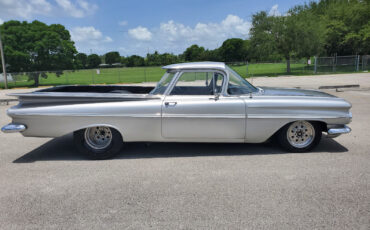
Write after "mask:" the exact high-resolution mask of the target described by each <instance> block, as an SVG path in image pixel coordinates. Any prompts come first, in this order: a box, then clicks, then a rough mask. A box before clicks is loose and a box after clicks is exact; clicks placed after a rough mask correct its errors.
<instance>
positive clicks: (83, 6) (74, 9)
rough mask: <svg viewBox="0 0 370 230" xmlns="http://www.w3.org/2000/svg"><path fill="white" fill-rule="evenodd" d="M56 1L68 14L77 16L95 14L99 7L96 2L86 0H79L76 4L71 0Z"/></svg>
mask: <svg viewBox="0 0 370 230" xmlns="http://www.w3.org/2000/svg"><path fill="white" fill-rule="evenodd" d="M55 1H56V2H57V4H58V5H59V6H60V7H61V8H62V9H63V10H64V11H65V12H66V13H67V14H69V15H70V16H72V17H75V18H83V17H85V16H86V15H91V14H94V13H95V11H96V10H97V9H98V6H97V5H96V4H90V3H88V2H87V1H85V0H77V2H76V3H75V4H73V3H72V2H71V1H70V0H55Z"/></svg>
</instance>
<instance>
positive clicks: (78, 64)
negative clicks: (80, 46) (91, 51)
mask: <svg viewBox="0 0 370 230" xmlns="http://www.w3.org/2000/svg"><path fill="white" fill-rule="evenodd" d="M86 67H87V55H86V54H84V53H78V54H77V55H76V57H75V68H77V69H85V68H86Z"/></svg>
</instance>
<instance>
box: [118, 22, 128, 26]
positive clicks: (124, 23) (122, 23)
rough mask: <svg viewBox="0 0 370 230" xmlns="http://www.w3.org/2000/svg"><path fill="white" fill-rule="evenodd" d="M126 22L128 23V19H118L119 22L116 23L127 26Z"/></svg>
mask: <svg viewBox="0 0 370 230" xmlns="http://www.w3.org/2000/svg"><path fill="white" fill-rule="evenodd" d="M127 24H128V21H120V22H118V25H120V26H127Z"/></svg>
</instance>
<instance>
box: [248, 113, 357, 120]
mask: <svg viewBox="0 0 370 230" xmlns="http://www.w3.org/2000/svg"><path fill="white" fill-rule="evenodd" d="M248 118H253V119H266V118H275V119H279V118H292V119H298V118H305V119H324V118H335V119H340V118H350V117H342V116H325V115H317V116H313V115H296V114H248Z"/></svg>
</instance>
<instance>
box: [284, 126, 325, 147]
mask: <svg viewBox="0 0 370 230" xmlns="http://www.w3.org/2000/svg"><path fill="white" fill-rule="evenodd" d="M321 135H322V130H321V127H320V125H318V124H317V123H315V122H309V121H295V122H292V123H290V124H288V125H286V126H284V127H283V128H282V129H281V130H280V131H279V133H278V134H277V140H278V142H279V144H280V146H281V147H283V148H284V149H286V150H288V151H289V152H308V151H310V150H311V149H313V148H314V147H315V146H316V145H317V144H318V143H319V142H320V139H321Z"/></svg>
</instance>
